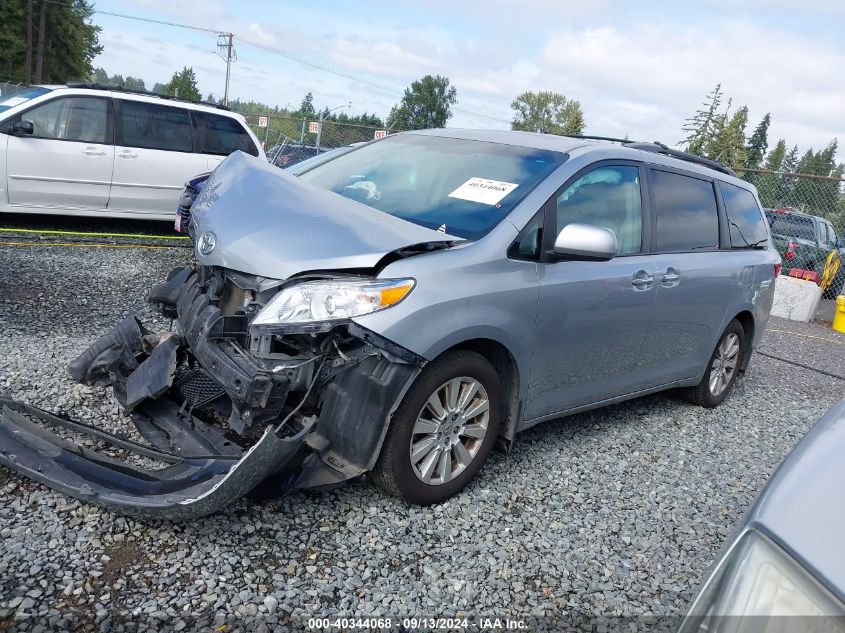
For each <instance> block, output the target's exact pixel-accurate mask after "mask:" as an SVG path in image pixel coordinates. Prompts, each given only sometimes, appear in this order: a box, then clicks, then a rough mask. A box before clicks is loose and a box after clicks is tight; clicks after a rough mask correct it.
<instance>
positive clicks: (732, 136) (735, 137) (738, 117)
mask: <svg viewBox="0 0 845 633" xmlns="http://www.w3.org/2000/svg"><path fill="white" fill-rule="evenodd" d="M727 117H728V114H727V112H725V114H724V115H722V117H721V118H720V122H719V125H718V126H717V128H716V134H715V136H714V137H713V139H712V140H711V141H710V142H709V143H708V144H707V148H706V152H707V153H706V155H707V158H711V159H713V160H718V161H721V162H722V163H724V164H725V165H729V166H731V167H740V166H741V165H743V164H744V163H745V159H746V156H747V154H746V149H745V127H746V126H747V125H748V107H747V106H742V107H741V108H739V109H738V110H737V111H736V113H735V114H734V115H733V116H732V117H730V119H728V118H727Z"/></svg>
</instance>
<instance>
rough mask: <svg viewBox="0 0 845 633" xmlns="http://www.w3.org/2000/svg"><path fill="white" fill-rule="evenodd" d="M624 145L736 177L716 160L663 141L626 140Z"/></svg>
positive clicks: (729, 169)
mask: <svg viewBox="0 0 845 633" xmlns="http://www.w3.org/2000/svg"><path fill="white" fill-rule="evenodd" d="M625 147H630V148H631V149H638V150H642V151H644V152H653V153H655V154H663V155H665V156H671V157H672V158H677V159H679V160H685V161H687V162H688V163H697V164H698V165H703V166H704V167H709V168H710V169H714V170H716V171H718V172H721V173H723V174H727V175H728V176H733V177H736V172H735V171H734V170H733V169H731V168H730V167H728V166H727V165H723V164H722V163H720V162H719V161H717V160H710V159H709V158H702V157H701V156H696V155H695V154H690V153H689V152H682V151H681V150H677V149H672V148H671V147H669V146H668V145H666V144H664V143H661V142H660V141H654V142H653V143H639V142H628V143H625Z"/></svg>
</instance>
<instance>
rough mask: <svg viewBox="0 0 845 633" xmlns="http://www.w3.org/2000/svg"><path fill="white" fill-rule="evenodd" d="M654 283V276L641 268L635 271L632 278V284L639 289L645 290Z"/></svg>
mask: <svg viewBox="0 0 845 633" xmlns="http://www.w3.org/2000/svg"><path fill="white" fill-rule="evenodd" d="M653 283H654V277H652V276H651V275H649V274H648V273H647V272H646V271H644V270H640V271H637V272H636V273H634V278H633V279H631V284H633V286H634V287H635V288H637V289H638V290H644V289H646V288H649V287H651V285H652V284H653Z"/></svg>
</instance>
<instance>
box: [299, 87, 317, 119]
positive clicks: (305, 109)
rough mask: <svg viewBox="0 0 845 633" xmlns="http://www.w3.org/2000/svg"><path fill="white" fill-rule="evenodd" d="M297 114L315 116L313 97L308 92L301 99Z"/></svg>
mask: <svg viewBox="0 0 845 633" xmlns="http://www.w3.org/2000/svg"><path fill="white" fill-rule="evenodd" d="M299 113H300V114H301V115H302V116H306V117H307V116H313V115H314V114H316V112H315V110H314V95H313V94H311V93H310V92H309V93H308V94H307V95H305V96H304V97H303V98H302V103H301V104H299Z"/></svg>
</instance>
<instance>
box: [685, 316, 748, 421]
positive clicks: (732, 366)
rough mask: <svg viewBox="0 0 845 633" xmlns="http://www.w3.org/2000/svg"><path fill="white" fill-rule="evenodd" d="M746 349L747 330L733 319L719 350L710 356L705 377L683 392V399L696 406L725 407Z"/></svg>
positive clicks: (722, 338)
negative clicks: (723, 404) (724, 402)
mask: <svg viewBox="0 0 845 633" xmlns="http://www.w3.org/2000/svg"><path fill="white" fill-rule="evenodd" d="M744 350H745V329H744V328H743V327H742V324H741V323H740V322H739V321H737V320H736V319H734V320H733V321H731V322H730V323H729V324H728V327H727V328H725V331H724V332H723V333H722V337H721V338H720V339H719V342H718V343H717V344H716V349H714V350H713V354H712V355H711V356H710V361H709V362H708V364H707V370H706V371H705V372H704V378H702V379H701V382H700V383H698V384H697V385H696V386H695V387H687V388H686V389H683V390H682V391H681V393H682V395H683V396H684V398H685V399H686V400H687V401H688V402H691V403H693V404H697V405H700V406H702V407H706V408H708V409H711V408H713V407H715V406H718V405H720V404H722V402H723V401H724V399H725V398H727V397H728V393H730V390H731V388H732V387H733V385H734V382H735V381H736V377H737V375H738V374H739V366H740V363H741V362H742V354H743V353H744Z"/></svg>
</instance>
